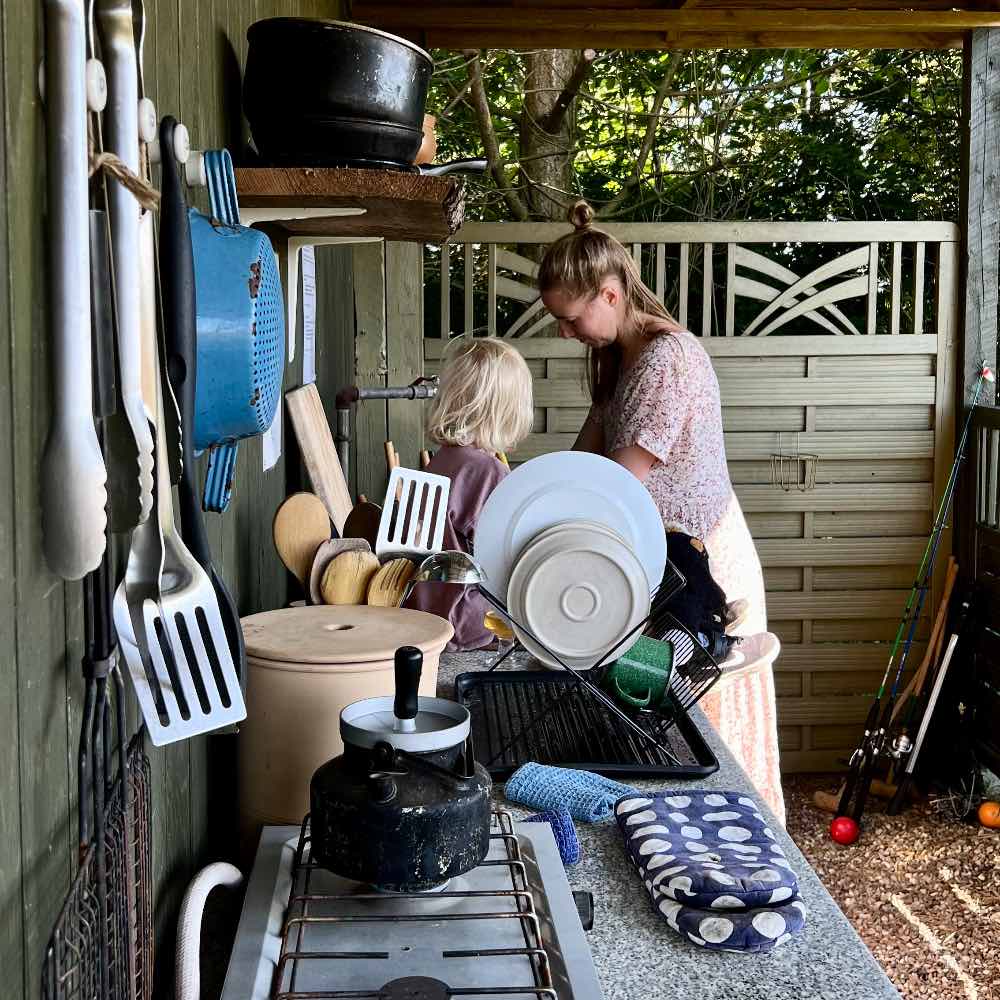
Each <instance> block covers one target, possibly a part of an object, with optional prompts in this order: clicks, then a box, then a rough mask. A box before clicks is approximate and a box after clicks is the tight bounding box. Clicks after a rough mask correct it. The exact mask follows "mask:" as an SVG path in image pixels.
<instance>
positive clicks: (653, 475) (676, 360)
mask: <svg viewBox="0 0 1000 1000" xmlns="http://www.w3.org/2000/svg"><path fill="white" fill-rule="evenodd" d="M601 417H602V421H603V426H604V442H605V449H604V450H605V454H607V455H611V454H613V453H614V452H615V451H617V450H618V449H620V448H628V447H631V446H633V445H638V446H639V447H641V448H645V449H646V451H648V452H649V453H650V454H652V455H654V456H655V457H656V458H657V459H658V461H657V462H656V463H654V465H653V467H652V469H651V470H650V472H649V476H648V477H647V479H646V480H645V485H646V488H647V489H648V490H649V493H650V495H651V496H652V498H653V500H654V501H655V502H656V506H657V507H658V508H659V510H660V514H661V516H662V518H663V523H664V524H665V525H666V527H667V529H668V530H680V531H683V532H686V533H687V534H689V535H693V536H694V537H695V538H702V539H707V538H708V537H709V535H710V534H711V532H712V529H713V528H715V527H716V526H717V525H718V524H719V522H720V521H721V520H722V517H723V514H725V512H726V509H727V507H728V506H729V504H730V501H731V500H732V499H733V487H732V483H731V482H730V479H729V470H728V469H727V467H726V451H725V444H724V442H723V437H722V409H721V405H720V400H719V382H718V379H717V378H716V377H715V370H714V369H713V367H712V361H711V359H710V358H709V356H708V354H707V352H706V351H705V349H704V348H703V347H702V346H701V344H699V343H698V338H697V337H695V336H694V335H693V334H691V333H687V332H686V331H685V332H680V333H664V334H660V335H659V336H657V337H654V338H653V339H652V340H651V341H650V342H649V345H648V346H647V347H646V348H645V350H643V352H642V354H640V355H639V358H638V359H637V360H636V361H635V362H634V364H633V365H632V366H631V367H630V368H627V369H625V370H624V371H623V372H622V374H621V377H620V378H619V380H618V386H617V388H616V389H615V394H614V397H613V398H612V399H611V400H610V401H609V402H608V403H607V405H605V406H604V407H603V411H602V413H601Z"/></svg>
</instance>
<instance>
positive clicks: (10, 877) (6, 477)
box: [0, 0, 353, 1000]
mask: <svg viewBox="0 0 1000 1000" xmlns="http://www.w3.org/2000/svg"><path fill="white" fill-rule="evenodd" d="M337 13H338V7H337V4H336V2H335V0H291V2H289V0H246V2H241V3H236V2H234V0H177V2H176V3H170V4H167V3H155V4H154V3H147V19H148V30H147V43H146V57H145V63H146V73H147V89H148V91H149V92H150V96H152V97H153V98H154V100H155V101H156V105H157V108H158V110H159V112H160V113H161V114H165V113H172V114H175V115H176V116H177V117H178V118H180V119H181V120H182V121H184V122H185V123H186V124H187V125H188V127H189V129H190V131H191V136H192V141H193V144H194V145H195V147H196V148H214V147H217V146H219V145H221V144H222V143H224V142H225V143H231V144H232V143H238V142H239V140H240V137H241V136H242V135H243V134H245V133H244V125H243V122H242V120H241V116H240V111H239V79H240V77H239V72H240V67H241V66H242V65H243V62H244V59H245V56H246V34H245V33H246V28H247V26H248V25H249V24H250V23H251V22H252V21H254V20H257V19H258V18H261V17H266V16H271V15H274V14H306V15H316V16H336V15H337ZM42 29H43V21H42V5H41V4H31V5H27V6H25V5H24V4H23V3H21V2H19V0H2V5H0V109H2V115H3V123H2V128H0V191H2V192H3V195H2V196H0V653H2V655H0V726H2V731H3V733H4V734H5V749H4V752H3V753H2V754H0V910H2V912H3V919H2V920H0V969H2V970H3V977H4V987H3V995H4V997H5V998H11V1000H20V998H22V997H31V998H34V997H36V996H38V993H39V967H40V962H41V958H42V950H43V948H44V946H45V942H46V940H47V938H48V935H49V931H50V929H51V926H52V924H53V921H54V920H55V917H56V914H57V911H58V909H59V906H60V904H61V902H62V899H63V896H64V894H65V892H66V889H67V888H68V885H69V882H70V879H71V876H72V874H73V872H74V870H75V865H76V840H77V830H76V814H75V801H76V761H75V755H76V746H77V740H78V736H79V723H80V712H81V703H82V681H81V679H80V668H79V662H80V655H81V650H82V633H83V628H82V614H81V604H80V585H79V584H75V583H74V584H63V583H62V581H60V580H59V579H57V578H56V577H54V576H53V575H52V574H50V573H49V572H48V570H47V568H46V566H45V564H44V562H43V559H42V554H41V547H40V524H39V504H38V494H37V490H38V485H37V470H38V462H39V457H40V455H41V450H42V445H43V442H44V439H45V435H46V433H47V429H48V411H49V386H48V372H49V364H48V339H47V336H46V316H45V300H46V291H45V268H44V264H43V251H44V245H45V244H44V240H45V230H44V225H43V210H44V183H45V179H44V169H43V165H44V162H45V156H44V131H43V121H42V109H41V106H40V102H39V100H38V96H37V85H36V80H37V70H38V63H39V59H40V54H41V39H42ZM195 200H196V202H197V203H198V204H200V205H202V206H204V204H205V199H204V195H203V194H199V195H198V197H197V198H196V199H195ZM342 271H343V262H342V261H341V272H342ZM320 283H321V284H322V281H321V282H320ZM331 322H332V323H334V324H336V323H339V322H347V320H345V319H344V318H343V317H341V318H339V319H338V318H337V317H333V318H332V319H331ZM350 324H351V326H352V328H353V315H352V316H351V317H350ZM297 378H298V375H297V374H296V372H295V371H294V370H292V371H290V372H288V373H287V377H286V385H289V384H290V385H294V384H296V381H297ZM285 474H286V470H285V463H284V462H281V463H279V465H278V467H277V468H276V469H274V470H273V471H272V472H270V473H267V474H264V473H263V472H262V471H261V445H260V442H259V441H252V442H249V443H244V444H243V445H241V447H240V460H239V472H238V479H237V483H236V487H235V499H234V503H233V507H232V509H231V510H230V511H229V512H228V513H227V514H226V515H224V516H216V517H211V518H210V537H211V542H212V546H213V549H214V552H215V555H216V556H217V557H218V559H219V562H220V565H221V567H222V570H223V572H224V574H225V576H226V578H227V579H228V580H229V581H230V584H231V586H232V589H233V591H234V595H235V596H236V598H237V601H238V602H239V606H240V610H241V612H242V613H249V612H252V611H256V610H260V609H262V608H269V607H274V606H276V605H280V604H281V603H283V602H284V600H285V599H286V580H285V574H284V571H283V569H282V567H281V565H280V563H279V562H278V560H277V558H276V556H275V555H274V551H273V546H272V544H271V542H270V522H271V515H272V513H273V511H274V509H275V507H276V506H277V504H278V502H279V501H280V499H281V497H282V496H283V495H284V493H285ZM231 751H232V737H216V738H214V739H212V740H205V739H202V740H195V741H192V742H190V743H186V744H184V745H181V746H177V747H174V748H170V749H167V750H152V749H151V750H150V756H151V759H152V768H153V796H154V816H153V822H154V833H155V842H154V844H153V855H154V864H155V877H156V881H157V885H158V887H159V892H158V894H157V899H156V921H157V938H158V942H159V944H160V948H159V955H160V961H158V966H159V976H158V983H159V985H158V992H159V993H160V994H161V995H167V990H168V987H167V981H168V980H169V978H170V975H171V972H172V962H173V955H172V950H171V949H170V947H169V940H170V936H171V934H172V929H173V922H174V918H175V909H176V905H177V903H178V902H179V900H180V896H181V893H182V891H183V887H184V886H185V884H186V882H187V879H188V877H189V875H190V874H191V872H192V871H193V869H194V867H195V865H197V864H200V863H201V862H202V861H204V860H206V858H208V857H211V858H214V857H218V856H221V852H222V851H224V850H225V849H226V847H227V844H228V843H229V839H228V838H229V837H230V835H231V831H230V830H228V829H226V828H224V827H220V828H218V829H210V828H209V826H208V820H207V816H208V813H207V812H206V808H205V806H206V798H207V796H208V794H209V778H210V769H209V758H210V757H211V758H212V759H213V760H215V759H221V760H225V759H226V758H227V754H228V755H230V756H231ZM230 784H231V781H230ZM212 787H213V788H216V790H218V786H217V785H216V784H213V786H212Z"/></svg>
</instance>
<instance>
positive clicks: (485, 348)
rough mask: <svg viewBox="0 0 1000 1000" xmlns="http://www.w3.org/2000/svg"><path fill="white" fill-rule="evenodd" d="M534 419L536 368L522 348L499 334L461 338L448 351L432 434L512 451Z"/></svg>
mask: <svg viewBox="0 0 1000 1000" xmlns="http://www.w3.org/2000/svg"><path fill="white" fill-rule="evenodd" d="M533 418H534V404H533V402H532V392H531V372H530V371H529V369H528V365H527V363H526V362H525V360H524V358H523V357H521V354H520V352H519V351H518V350H517V349H516V348H515V347H512V346H511V345H510V344H508V343H507V342H506V341H503V340H500V339H499V338H497V337H458V338H456V339H455V340H453V341H452V342H451V343H450V344H449V345H448V348H447V350H446V351H445V355H444V361H443V363H442V366H441V379H440V384H439V387H438V392H437V395H436V396H435V397H434V399H433V400H432V401H431V405H430V410H429V412H428V414H427V436H428V437H429V438H430V439H431V440H432V441H433V442H435V444H442V445H449V444H450V445H472V446H474V447H476V448H482V449H483V450H484V451H489V452H497V451H509V450H510V449H512V448H513V447H514V446H515V445H517V444H519V443H520V442H521V441H523V440H524V438H525V437H527V435H528V433H529V432H530V431H531V424H532V420H533Z"/></svg>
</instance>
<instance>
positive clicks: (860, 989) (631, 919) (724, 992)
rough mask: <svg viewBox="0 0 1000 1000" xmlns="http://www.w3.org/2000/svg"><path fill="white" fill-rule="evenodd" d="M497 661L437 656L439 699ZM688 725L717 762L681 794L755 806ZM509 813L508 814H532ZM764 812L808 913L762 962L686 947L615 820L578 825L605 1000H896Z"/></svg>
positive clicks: (734, 774) (714, 739) (488, 655)
mask: <svg viewBox="0 0 1000 1000" xmlns="http://www.w3.org/2000/svg"><path fill="white" fill-rule="evenodd" d="M495 657H496V654H495V653H492V652H474V653H445V654H442V657H441V663H440V667H439V672H438V693H439V695H441V696H442V697H445V698H453V697H454V681H455V677H456V676H457V675H458V674H461V673H465V672H468V671H473V670H482V669H484V668H485V667H486V666H488V665H489V664H490V663H492V661H493V660H494V659H495ZM519 659H520V662H518V660H519ZM512 661H514V662H513V663H512ZM527 662H528V660H527V657H524V656H522V655H521V654H517V655H515V656H514V657H509V658H508V660H507V661H506V662H505V663H504V664H503V666H501V667H500V669H501V670H503V669H524V668H525V666H526V665H527ZM692 718H693V720H694V721H695V723H696V724H697V725H698V728H699V729H700V730H701V731H702V733H703V734H704V736H705V738H706V740H707V742H708V743H709V745H710V746H711V748H712V751H713V752H714V753H715V755H716V757H718V759H719V770H718V771H717V772H716V773H715V774H713V775H712V776H711V777H709V778H702V779H698V780H696V781H694V782H687V783H685V782H683V781H678V782H676V783H675V786H676V787H682V788H684V790H685V791H687V790H690V789H691V788H699V789H701V788H705V789H720V790H727V791H732V790H739V791H741V792H746V793H747V794H748V795H751V796H753V797H755V798H756V799H757V800H758V801H759V800H760V797H759V796H757V795H756V794H755V793H754V791H753V789H752V787H751V785H750V782H749V779H748V778H747V777H746V775H745V774H744V773H743V770H742V769H741V768H740V766H739V765H738V764H737V763H736V761H735V760H734V759H733V757H732V755H731V754H730V753H729V751H728V750H727V749H726V747H725V745H724V744H723V743H722V742H721V740H720V739H719V738H718V736H717V735H716V733H715V730H714V729H713V728H712V727H711V725H710V724H709V723H708V721H707V719H706V718H705V717H704V715H702V713H701V712H700V711H699V710H698V708H697V707H695V709H694V710H693V712H692ZM633 784H634V785H635V786H636V787H637V788H639V789H643V790H659V789H661V788H663V787H664V785H663V782H662V781H658V780H652V781H651V780H643V781H636V782H634V783H633ZM499 796H500V789H498V797H499ZM502 801H504V802H506V800H502ZM508 805H509V806H510V808H511V812H512V813H514V815H515V816H523V815H526V814H527V813H528V812H529V811H530V810H525V809H523V808H521V807H519V806H516V805H514V804H513V803H509V804H508ZM761 809H762V812H763V813H764V815H765V816H767V818H768V819H769V820H770V824H769V825H770V826H771V828H772V829H773V830H774V831H775V834H776V836H777V841H778V843H779V844H781V846H782V847H783V848H784V850H785V854H786V856H787V857H788V860H789V862H790V864H791V865H792V867H793V868H794V869H795V873H796V875H797V876H798V879H799V892H800V895H801V897H802V899H803V901H804V902H805V904H806V906H807V907H808V913H807V917H806V926H805V929H804V931H803V932H802V934H801V935H799V936H798V937H796V938H795V939H793V940H792V941H789V942H787V943H786V944H784V945H782V946H781V947H779V948H776V949H775V950H774V951H772V952H770V953H768V954H762V955H761V954H757V955H735V954H731V953H726V952H713V951H709V950H707V949H704V948H699V947H697V946H695V945H693V944H691V943H689V942H687V941H685V940H683V939H682V938H681V937H680V936H679V935H678V934H677V933H676V932H675V931H673V930H671V928H670V927H668V926H667V924H666V922H665V921H664V920H663V918H662V917H660V916H659V915H658V914H656V913H655V911H654V910H653V908H652V906H651V905H650V902H649V896H648V895H647V893H646V890H645V888H644V887H643V885H642V883H641V882H640V880H639V878H638V875H637V874H636V872H635V870H634V869H633V868H632V866H631V864H630V863H629V862H628V860H627V858H626V855H625V851H624V848H623V846H622V842H621V838H620V835H619V833H618V827H617V824H616V823H615V822H614V820H612V819H610V818H609V819H608V820H606V821H603V822H600V823H579V822H578V823H577V824H576V828H577V833H578V835H579V838H580V850H581V860H580V862H579V863H578V864H576V865H572V866H570V867H569V868H567V870H566V872H567V875H568V877H569V882H570V885H571V886H572V887H573V889H585V890H588V891H590V892H592V893H593V895H594V910H595V913H594V927H593V930H591V931H590V932H589V933H588V934H587V942H588V943H589V945H590V950H591V953H592V954H593V957H594V965H595V967H596V969H597V974H598V978H599V979H600V981H601V985H602V988H603V990H604V1000H666V998H671V1000H673V998H683V1000H702V998H704V1000H751V998H753V1000H765V998H766V1000H844V998H845V997H847V998H850V1000H893V998H894V1000H898V998H899V994H898V993H897V992H896V989H895V987H894V986H893V985H892V983H891V982H890V981H889V979H888V977H887V976H886V975H885V973H884V972H883V971H882V969H881V967H880V966H879V965H878V963H877V962H876V961H875V959H874V958H873V957H872V954H871V952H869V950H868V948H867V947H866V946H865V944H864V943H863V942H862V940H861V939H860V938H859V937H858V935H857V934H856V933H855V931H854V929H853V928H852V927H851V925H850V923H849V922H848V920H847V918H846V917H845V916H844V914H843V913H842V912H841V911H840V909H839V908H838V907H837V904H836V903H834V901H833V900H832V899H831V898H830V895H829V893H828V892H827V891H826V889H824V888H823V885H822V883H821V882H820V881H819V878H818V877H817V876H816V873H815V872H814V871H813V870H812V868H811V867H810V866H809V863H808V862H807V861H806V860H805V858H804V857H803V856H802V854H801V852H800V851H799V850H798V848H797V847H796V846H795V844H794V842H793V841H792V840H791V838H790V837H789V836H788V835H787V834H786V833H785V832H784V830H783V828H782V827H781V826H780V825H779V824H778V823H777V821H776V820H775V819H774V816H773V814H771V813H770V812H769V810H768V809H767V807H766V806H764V805H762V806H761Z"/></svg>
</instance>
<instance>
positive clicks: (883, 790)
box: [813, 778, 896, 814]
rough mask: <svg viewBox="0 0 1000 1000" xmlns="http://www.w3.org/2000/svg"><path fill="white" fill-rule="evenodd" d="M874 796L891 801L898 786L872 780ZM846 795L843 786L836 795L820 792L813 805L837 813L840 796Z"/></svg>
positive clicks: (817, 793) (814, 796)
mask: <svg viewBox="0 0 1000 1000" xmlns="http://www.w3.org/2000/svg"><path fill="white" fill-rule="evenodd" d="M871 793H872V795H875V796H877V797H878V798H880V799H891V798H892V797H893V795H895V794H896V786H895V785H890V784H889V783H888V782H885V781H879V779H878V778H872V784H871ZM843 794H844V786H843V785H841V786H840V789H839V791H837V792H836V793H835V794H832V795H831V794H830V792H824V791H818V792H814V793H813V805H815V806H816V807H817V808H819V809H822V810H823V812H828V813H834V814H836V812H837V807H838V806H839V805H840V796H841V795H843Z"/></svg>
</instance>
